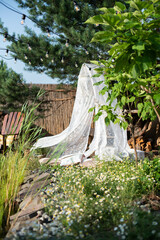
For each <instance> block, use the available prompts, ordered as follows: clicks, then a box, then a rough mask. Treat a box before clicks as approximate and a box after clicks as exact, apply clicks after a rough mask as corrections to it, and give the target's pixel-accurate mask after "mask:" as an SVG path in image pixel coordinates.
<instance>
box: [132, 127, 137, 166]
mask: <svg viewBox="0 0 160 240" xmlns="http://www.w3.org/2000/svg"><path fill="white" fill-rule="evenodd" d="M131 133H132V138H133V148H134V153H135V161H136V166H138V156H137V150H136V140H135V136H134V125H133V124H132V125H131Z"/></svg>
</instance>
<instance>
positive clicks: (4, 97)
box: [0, 61, 39, 112]
mask: <svg viewBox="0 0 160 240" xmlns="http://www.w3.org/2000/svg"><path fill="white" fill-rule="evenodd" d="M0 86H1V87H0V111H5V110H6V111H7V112H11V111H19V110H20V109H21V107H22V104H23V103H24V102H25V101H26V100H33V99H34V98H35V96H36V95H37V93H38V91H39V88H37V87H30V86H29V85H27V84H25V82H24V80H23V77H22V75H21V74H17V73H16V72H14V71H13V70H12V69H8V68H7V65H6V64H5V63H4V62H3V61H1V62H0Z"/></svg>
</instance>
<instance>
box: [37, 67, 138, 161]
mask: <svg viewBox="0 0 160 240" xmlns="http://www.w3.org/2000/svg"><path fill="white" fill-rule="evenodd" d="M96 67H97V66H96V65H93V64H83V65H82V68H81V70H80V74H79V78H78V85H77V92H76V99H75V103H74V107H73V112H72V117H71V121H70V124H69V126H68V127H67V128H66V129H65V130H64V131H63V132H62V133H60V134H58V135H55V136H51V137H44V138H41V139H39V140H38V141H37V142H36V143H35V144H34V146H33V148H52V149H54V148H55V147H56V146H57V145H61V146H62V147H64V150H63V153H62V154H61V156H60V160H61V165H67V164H70V163H72V162H74V163H75V162H80V161H81V160H82V158H83V159H86V158H87V157H89V156H90V155H91V154H92V153H94V152H95V154H96V155H98V157H99V158H100V159H104V158H107V159H108V160H110V159H111V158H112V157H114V158H116V159H117V160H121V159H122V157H124V156H129V154H130V153H133V150H131V149H130V148H129V146H128V143H127V132H126V131H125V130H123V129H121V128H120V126H119V125H118V124H113V123H111V124H110V125H109V126H106V125H105V122H104V118H105V116H106V113H105V112H104V113H103V114H102V116H100V118H99V119H98V121H96V122H95V130H94V138H93V140H92V142H91V144H90V146H89V149H88V150H87V151H86V148H87V144H88V137H89V132H90V128H91V122H92V118H93V112H88V110H89V109H90V108H91V107H95V112H96V111H98V108H99V106H101V105H105V104H106V99H107V93H105V95H100V94H99V91H100V90H101V89H102V88H103V87H104V85H103V84H100V85H99V86H94V83H96V82H99V81H101V80H104V77H103V76H101V77H93V75H94V74H96V72H95V70H94V69H95V68H96ZM115 104H116V102H113V106H115ZM116 113H117V114H120V110H117V111H116ZM140 154H141V155H142V157H143V152H142V151H139V155H140Z"/></svg>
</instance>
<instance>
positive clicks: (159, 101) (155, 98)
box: [153, 93, 160, 105]
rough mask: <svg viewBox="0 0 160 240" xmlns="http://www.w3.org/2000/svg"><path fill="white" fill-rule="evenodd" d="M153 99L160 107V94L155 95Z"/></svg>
mask: <svg viewBox="0 0 160 240" xmlns="http://www.w3.org/2000/svg"><path fill="white" fill-rule="evenodd" d="M153 99H154V101H155V103H156V104H157V105H160V93H158V94H155V95H154V96H153Z"/></svg>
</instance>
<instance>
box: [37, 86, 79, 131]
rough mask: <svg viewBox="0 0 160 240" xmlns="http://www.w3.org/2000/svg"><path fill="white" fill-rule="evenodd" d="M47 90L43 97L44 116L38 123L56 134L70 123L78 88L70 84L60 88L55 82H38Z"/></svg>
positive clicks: (41, 87)
mask: <svg viewBox="0 0 160 240" xmlns="http://www.w3.org/2000/svg"><path fill="white" fill-rule="evenodd" d="M36 86H37V87H39V88H40V89H44V90H45V91H46V93H45V95H44V96H43V99H42V105H41V107H42V114H41V115H42V116H43V118H39V119H38V120H37V121H36V125H38V126H40V127H42V128H43V129H45V130H46V131H47V132H48V133H49V134H51V135H56V134H58V133H61V132H62V131H63V130H64V129H66V128H67V127H68V125H69V123H70V119H71V116H72V110H73V105H74V100H75V95H76V89H75V88H74V89H73V88H72V87H71V86H69V85H63V87H62V88H58V87H59V86H58V85H55V84H36Z"/></svg>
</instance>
